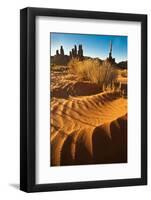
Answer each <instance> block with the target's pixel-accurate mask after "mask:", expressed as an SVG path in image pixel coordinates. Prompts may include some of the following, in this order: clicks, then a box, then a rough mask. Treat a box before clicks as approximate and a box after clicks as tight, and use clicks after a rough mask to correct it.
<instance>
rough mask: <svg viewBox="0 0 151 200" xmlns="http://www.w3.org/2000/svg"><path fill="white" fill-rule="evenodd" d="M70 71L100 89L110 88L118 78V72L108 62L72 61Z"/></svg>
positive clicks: (94, 60) (92, 60) (93, 60)
mask: <svg viewBox="0 0 151 200" xmlns="http://www.w3.org/2000/svg"><path fill="white" fill-rule="evenodd" d="M68 66H69V70H70V71H71V72H72V73H75V74H77V75H78V76H79V77H80V78H81V79H82V80H86V81H91V82H93V83H97V84H99V86H100V88H101V89H102V90H103V88H104V89H105V88H107V87H110V88H112V86H113V83H114V81H115V79H116V77H117V71H116V70H115V69H113V67H112V66H111V64H109V63H107V62H103V63H100V62H99V60H97V59H87V60H83V61H79V60H78V59H72V60H71V61H70V62H69V63H68Z"/></svg>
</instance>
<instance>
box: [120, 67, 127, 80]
mask: <svg viewBox="0 0 151 200" xmlns="http://www.w3.org/2000/svg"><path fill="white" fill-rule="evenodd" d="M121 76H122V77H124V78H126V77H127V69H124V70H123V71H122V72H121Z"/></svg>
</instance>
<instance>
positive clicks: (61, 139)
mask: <svg viewBox="0 0 151 200" xmlns="http://www.w3.org/2000/svg"><path fill="white" fill-rule="evenodd" d="M126 113H127V99H124V98H121V96H120V93H119V92H104V93H99V94H96V95H92V96H82V97H70V96H69V99H58V98H53V100H52V101H51V135H50V138H51V166H60V165H81V164H97V163H99V164H101V163H113V162H115V163H116V162H126V161H127V153H126V151H127V138H126V136H127V130H126V128H127V115H126Z"/></svg>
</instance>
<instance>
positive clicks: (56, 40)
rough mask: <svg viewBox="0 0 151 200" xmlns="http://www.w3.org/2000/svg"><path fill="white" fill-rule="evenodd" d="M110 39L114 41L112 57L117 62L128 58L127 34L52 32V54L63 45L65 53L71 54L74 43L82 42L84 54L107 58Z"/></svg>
mask: <svg viewBox="0 0 151 200" xmlns="http://www.w3.org/2000/svg"><path fill="white" fill-rule="evenodd" d="M110 41H112V57H114V58H115V59H116V62H120V61H124V60H127V36H115V35H93V34H72V33H50V45H51V55H55V53H56V50H57V49H58V50H59V49H60V46H61V45H62V46H63V47H64V52H65V54H66V55H69V51H70V50H71V49H72V48H73V47H74V45H77V46H78V45H79V44H82V46H83V51H84V56H91V57H99V58H100V59H105V58H106V57H107V56H108V53H109V45H110Z"/></svg>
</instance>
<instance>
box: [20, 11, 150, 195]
mask: <svg viewBox="0 0 151 200" xmlns="http://www.w3.org/2000/svg"><path fill="white" fill-rule="evenodd" d="M20 84H21V85H20V189H21V190H23V191H26V192H39V191H54V190H70V189H88V188H103V187H120V186H132V185H146V184H147V16H146V15H142V14H125V13H107V12H94V11H93V12H92V11H82V10H81V11H77V10H62V9H60V10H59V9H47V8H25V9H22V10H21V12H20Z"/></svg>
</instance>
